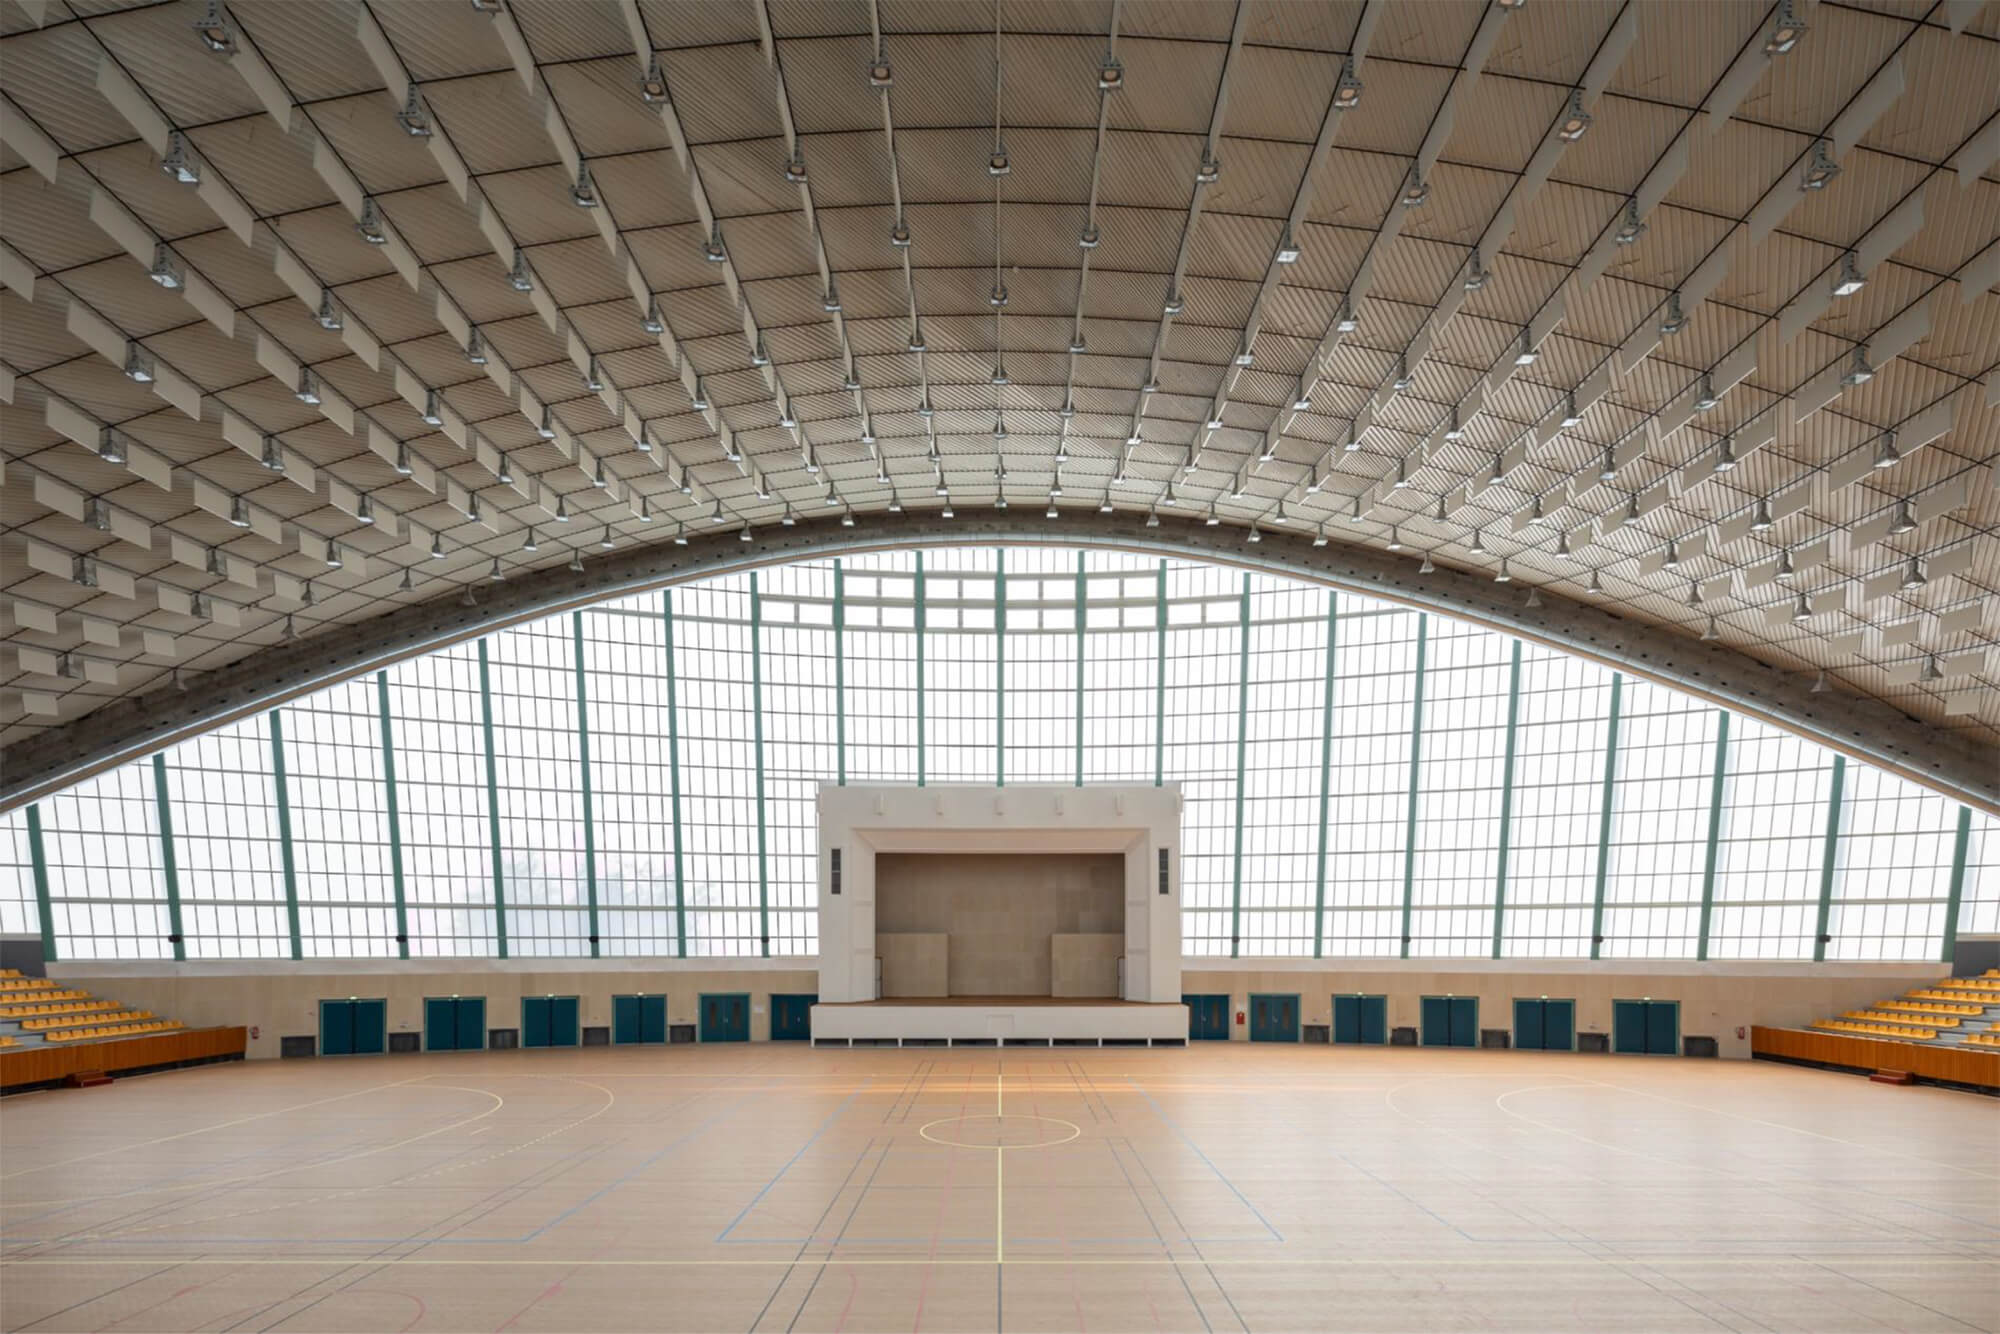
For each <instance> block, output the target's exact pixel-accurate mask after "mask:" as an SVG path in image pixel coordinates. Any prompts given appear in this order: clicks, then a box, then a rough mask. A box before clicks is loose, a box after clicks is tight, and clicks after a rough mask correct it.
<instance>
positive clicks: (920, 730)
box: [916, 551, 924, 787]
mask: <svg viewBox="0 0 2000 1334" xmlns="http://www.w3.org/2000/svg"><path fill="white" fill-rule="evenodd" d="M916 622H917V786H918V787H922V786H923V785H924V553H923V552H921V551H919V552H918V553H917V612H916Z"/></svg>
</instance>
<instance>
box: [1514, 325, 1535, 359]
mask: <svg viewBox="0 0 2000 1334" xmlns="http://www.w3.org/2000/svg"><path fill="white" fill-rule="evenodd" d="M1536 355H1537V354H1536V352H1535V345H1534V343H1533V342H1532V341H1530V339H1529V335H1528V330H1527V329H1526V328H1525V327H1523V328H1522V330H1521V343H1520V346H1519V347H1518V348H1516V349H1515V351H1514V364H1515V365H1516V366H1532V365H1534V364H1535V357H1536Z"/></svg>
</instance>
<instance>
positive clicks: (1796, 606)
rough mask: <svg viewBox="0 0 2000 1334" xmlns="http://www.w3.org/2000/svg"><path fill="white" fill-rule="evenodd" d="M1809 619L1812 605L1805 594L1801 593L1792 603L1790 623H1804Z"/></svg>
mask: <svg viewBox="0 0 2000 1334" xmlns="http://www.w3.org/2000/svg"><path fill="white" fill-rule="evenodd" d="M1811 619H1812V605H1811V604H1810V603H1809V602H1807V601H1806V595H1805V594H1804V593H1801V594H1799V595H1798V597H1797V598H1796V599H1795V600H1794V601H1793V603H1792V624H1793V625H1804V624H1805V623H1806V622H1807V621H1810V620H1811Z"/></svg>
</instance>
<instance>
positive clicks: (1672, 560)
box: [1660, 538, 1681, 570]
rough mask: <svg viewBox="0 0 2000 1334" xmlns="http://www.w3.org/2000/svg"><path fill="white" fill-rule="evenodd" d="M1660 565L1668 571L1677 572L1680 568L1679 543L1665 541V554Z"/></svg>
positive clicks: (1671, 540)
mask: <svg viewBox="0 0 2000 1334" xmlns="http://www.w3.org/2000/svg"><path fill="white" fill-rule="evenodd" d="M1660 564H1661V565H1662V566H1663V567H1664V568H1666V569H1669V570H1678V569H1679V568H1680V567H1681V548H1680V543H1678V542H1676V541H1674V540H1673V539H1672V538H1668V539H1667V554H1666V555H1665V556H1664V557H1662V558H1661V560H1660Z"/></svg>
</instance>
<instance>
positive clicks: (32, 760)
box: [0, 511, 2000, 816]
mask: <svg viewBox="0 0 2000 1334" xmlns="http://www.w3.org/2000/svg"><path fill="white" fill-rule="evenodd" d="M1247 538H1248V534H1247V533H1246V532H1245V531H1244V530H1243V529H1241V528H1237V527H1234V526H1221V527H1208V526H1206V525H1203V524H1200V523H1194V522H1190V521H1188V520H1186V519H1181V518H1178V517H1176V518H1174V519H1167V518H1165V517H1164V516H1163V517H1162V520H1161V523H1160V526H1159V527H1157V528H1154V527H1148V526H1147V524H1146V521H1145V520H1144V519H1143V518H1142V517H1141V516H1138V515H1133V514H1122V513H1121V514H1108V515H1107V514H1091V515H1089V516H1087V517H1086V516H1081V515H1076V514H1065V515H1064V516H1063V517H1062V518H1061V519H1060V520H1055V521H1050V520H1046V519H1043V518H1042V517H1041V516H1040V515H1039V514H1035V515H1030V514H1028V513H1026V512H1023V513H1022V514H1020V515H1019V516H1015V515H1013V514H1011V513H1007V512H1001V511H994V512H991V513H987V514H982V515H980V516H979V517H977V518H961V519H956V520H947V519H944V518H941V517H939V516H938V515H936V514H934V513H923V514H881V515H874V514H871V515H868V516H866V517H865V519H863V520H862V521H860V522H857V524H856V525H855V526H854V527H852V528H849V527H844V526H842V525H841V524H839V523H837V522H834V521H831V520H821V521H818V522H813V523H802V524H799V525H798V526H796V527H793V528H776V529H771V530H759V531H755V532H753V540H752V541H749V542H740V541H737V540H734V538H733V537H731V536H729V535H728V534H727V533H725V532H724V531H721V530H715V531H712V532H711V533H709V534H704V535H702V536H701V537H699V538H698V539H697V540H696V541H694V542H693V543H691V544H690V545H688V546H685V547H682V546H675V545H672V544H660V545H648V546H643V547H637V548H634V549H632V550H629V551H625V552H622V553H619V554H617V555H613V556H608V557H605V558H603V559H598V560H592V561H591V562H590V563H589V565H588V567H587V568H586V570H585V571H584V573H582V574H578V573H576V572H574V571H571V570H568V569H553V570H542V571H537V572H535V573H533V574H530V575H526V576H523V577H520V578H517V579H513V580H509V581H508V582H506V583H504V584H495V585H490V586H488V588H489V590H490V591H488V592H487V594H486V597H485V599H484V600H483V601H481V602H479V603H478V604H477V605H476V606H470V607H468V606H465V605H463V604H462V601H461V598H460V592H461V586H459V585H453V586H452V588H451V592H450V594H449V595H447V596H443V597H439V598H436V599H433V600H431V601H429V602H424V603H419V604H416V605H413V606H409V607H404V608H402V609H400V610H398V611H395V612H393V613H390V614H389V615H386V616H381V617H377V618H375V619H373V620H370V621H364V622H358V623H355V624H351V625H342V626H337V627H334V628H332V629H329V630H328V631H326V632H324V633H321V634H317V635H314V636H312V637H311V638H309V639H306V640H302V641H299V642H295V643H290V644H281V645H277V646H274V647H272V648H268V649H265V650H263V651H262V652H259V653H255V654H252V655H251V656H249V657H247V658H244V659H242V660H241V661H239V662H236V663H233V664H231V665H230V666H228V667H225V668H222V669H220V670H218V671H216V672H213V673H210V674H208V675H206V676H204V677H203V678H202V679H201V680H199V681H198V682H196V683H195V684H193V685H190V686H189V687H188V688H187V689H186V691H185V692H181V691H175V690H171V689H163V690H155V691H153V692H151V693H149V694H147V695H144V696H139V697H134V698H129V699H124V700H120V701H118V702H117V703H114V704H110V705H107V706H105V707H104V708H102V709H99V710H96V711H95V712H93V713H90V714H86V715H85V716H83V717H81V718H78V719H76V720H75V721H73V722H70V723H67V724H64V725H62V726H60V727H54V728H50V729H49V730H47V731H45V732H41V733H37V734H36V735H34V736H31V737H28V738H27V739H25V740H22V741H18V742H16V743H14V744H13V745H11V746H8V747H7V748H6V749H5V750H4V751H0V811H5V810H9V809H12V808H13V807H16V806H19V805H21V804H23V803H25V802H29V801H34V800H37V799H38V798H41V797H44V796H47V795H50V794H51V793H54V792H57V791H59V790H61V789H62V788H64V787H67V786H69V785H70V784H72V783H76V782H79V781H81V780H83V779H85V778H88V777H90V776H91V775H93V774H96V773H99V772H102V771H103V770H105V769H109V768H112V767H114V766H117V765H120V764H124V763H126V762H128V761H131V760H135V759H139V758H141V757H143V756H146V755H149V754H151V753H152V752H154V751H157V750H161V749H164V748H165V747H167V746H171V745H174V744H176V743H177V742H180V741H184V740H186V739H188V738H189V737H192V736H196V735H198V734H200V733H202V732H205V731H208V730H210V729H212V728H215V727H219V726H222V725H223V724H225V723H230V722H234V721H236V720H237V719H240V718H243V717H245V716H247V715H249V714H252V713H256V712H259V711H261V710H264V709H269V708H271V707H272V706H274V705H277V704H281V703H283V702H285V701H286V700H290V699H295V698H297V697H299V696H301V695H306V694H310V693H312V692H313V691H316V690H319V689H322V688H324V687H326V686H330V685H334V684H336V683H338V682H340V681H343V680H346V679H348V678H350V677H354V676H359V675H362V674H363V673H366V672H371V671H375V670H377V669H379V668H383V667H387V666H390V665H392V664H394V663H397V662H401V661H404V660H405V659H409V658H415V657H420V656H422V655H423V654H426V653H430V652H433V651H435V650H438V649H442V648H446V647H448V646H450V645H452V644H455V643H458V642H461V641H463V640H467V639H472V638H476V637H478V636H480V635H483V634H487V633H489V632H491V631H493V630H497V629H501V628H504V627H506V626H510V625H516V624H520V623H522V622H525V621H531V620H536V619H539V618H540V617H543V616H547V615H551V614H553V613H556V612H562V611H570V610H575V609H577V608H581V607H587V606H590V605H592V604H594V603H598V602H603V601H606V600H608V599H611V598H616V597H625V596H628V595H631V594H634V593H642V592H647V591H651V590H655V589H659V588H665V587H669V586H672V585H675V584H681V583H688V582H691V581H694V580H698V579H705V578H709V577H711V576H714V575H718V574H728V573H733V572H738V571H745V570H752V569H757V568H760V567H764V566H771V565H782V564H786V563H789V562H792V561H798V560H811V559H819V558H827V557H835V556H844V555H858V554H861V553H864V552H870V551H883V550H899V549H900V550H907V549H914V548H939V547H964V546H988V545H1015V546H1063V547H1082V548H1096V549H1105V550H1117V551H1126V552H1134V553H1138V554H1142V555H1152V556H1166V557H1173V558H1179V559H1192V560H1203V561H1209V562H1213V563H1215V564H1218V565H1227V566H1233V567H1236V568H1240V569H1249V570H1255V571H1258V572H1261V573H1266V574H1272V575H1278V576H1282V577H1286V578H1293V579H1299V580H1303V581H1306V582H1308V583H1314V584H1320V585H1323V586H1326V587H1331V588H1336V589H1340V590H1342V591H1345V592H1353V593H1359V594H1363V595H1365V596H1368V597H1372V598H1377V599H1380V600H1382V601H1384V602H1391V603H1398V604H1401V605H1404V606H1408V607H1413V608H1417V609H1420V610H1424V611H1433V612H1437V613H1438V614H1440V615H1444V616H1449V617H1453V618H1455V619H1457V620H1462V621H1468V622H1471V623H1473V624H1475V625H1480V626H1484V627H1486V628H1488V629H1492V630H1497V631H1500V632H1502V633H1505V634H1509V635H1514V636H1517V637H1519V638H1522V639H1525V640H1529V641H1531V642H1534V643H1539V644H1544V645H1547V646H1549V647H1552V648H1555V649H1559V650H1562V651H1564V652H1567V653H1573V654H1575V655H1577V656H1578V657H1582V658H1587V659H1590V660H1591V661H1594V662H1598V663H1601V664H1603V665H1605V666H1607V667H1611V668H1614V669H1616V670H1618V671H1621V672H1626V673H1628V674H1630V675H1633V676H1637V677H1641V678H1644V679H1646V680H1649V681H1654V682H1657V683H1659V684H1661V685H1664V686H1668V687H1671V688H1673V689H1676V690H1680V691H1683V692H1685V693H1687V694H1690V695H1693V696H1696V697H1697V698H1701V699H1705V700H1709V701H1711V702H1713V703H1715V704H1717V705H1721V706H1724V707H1727V708H1729V709H1731V710H1733V711H1735V712H1738V713H1742V714H1746V715H1749V716H1751V717H1754V718H1757V719H1760V720H1761V721H1764V722H1767V723H1770V724H1772V725H1774V726H1777V727H1782V728H1785V729H1786V730H1788V731H1791V732H1795V733H1797V734H1798V735H1800V736H1803V737H1805V738H1807V739H1809V740H1811V741H1814V742H1816V743H1818V744H1820V745H1823V746H1826V747H1827V748H1828V749H1830V750H1834V751H1837V752H1839V753H1841V754H1844V755H1847V756H1849V757H1850V758H1853V759H1856V760H1859V761H1862V762H1864V763H1867V764H1871V765H1874V766H1876V767H1877V768H1880V769H1883V770H1886V771H1888V772H1890V773H1894V774H1897V775H1899V776H1901V777H1903V778H1907V779H1909V780H1910V781H1912V782H1916V783H1920V784H1922V785H1924V786H1925V787H1928V788H1931V789H1933V790H1935V791H1938V792H1941V793H1943V794H1945V795H1946V796H1948V797H1951V798H1952V799H1954V800H1957V801H1962V802H1965V803H1967V804H1969V805H1971V806H1974V807H1977V808H1978V809H1980V810H1983V811H1986V812H1987V813H1989V814H1993V815H1996V816H2000V750H1996V749H1995V748H1993V747H1989V746H1984V745H1981V744H1979V743H1978V742H1976V741H1974V740H1973V739H1972V738H1970V737H1968V736H1965V735H1963V734H1940V733H1938V732H1937V731H1936V730H1935V729H1933V728H1932V727H1931V726H1930V725H1929V724H1927V723H1924V722H1921V721H1919V720H1917V719H1915V718H1911V717H1909V716H1907V715H1905V714H1903V713H1901V712H1899V711H1897V710H1896V709H1894V708H1892V707H1890V706H1889V705H1887V704H1884V703H1882V702H1881V701H1879V700H1875V699H1871V698H1866V697H1858V696H1853V695H1846V694H1840V693H1835V692H1828V693H1826V694H1821V695H1815V694H1813V693H1811V690H1810V686H1809V684H1808V682H1807V681H1806V680H1805V679H1803V678H1802V677H1801V676H1800V675H1799V674H1798V673H1795V672H1788V671H1784V670H1781V669H1778V668H1775V667H1771V666H1768V665H1766V664H1764V663H1761V662H1759V661H1757V660H1756V659H1754V658H1752V657H1749V656H1748V655H1746V654H1743V653H1741V652H1738V651H1736V650H1734V649H1731V648H1726V647H1724V646H1722V645H1720V644H1704V643H1701V642H1699V641H1698V640H1695V639H1692V638H1690V637H1689V636H1687V635H1685V634H1682V633H1679V632H1678V631H1675V630H1671V629H1667V628H1664V627H1660V626H1653V625H1647V624H1645V623H1643V622H1638V621H1632V620H1627V619H1624V618H1622V617H1619V616H1616V615H1614V614H1612V613H1611V612H1610V611H1608V610H1606V609H1604V608H1601V607H1596V606H1592V605H1589V604H1587V603H1580V602H1575V601H1572V600H1569V599H1566V598H1562V597H1558V596H1556V595H1553V594H1550V593H1546V592H1545V593H1544V594H1543V600H1544V601H1543V605H1542V606H1540V607H1537V608H1533V609H1529V608H1525V607H1523V606H1521V605H1520V599H1519V598H1518V597H1517V596H1515V595H1513V594H1512V592H1511V590H1510V589H1509V588H1508V587H1507V586H1506V585H1496V584H1495V583H1494V582H1493V581H1492V580H1490V579H1488V578H1484V577H1481V576H1479V575H1476V574H1469V573H1465V572H1462V571H1458V570H1450V569H1446V568H1444V567H1439V568H1438V570H1437V571H1436V573H1434V574H1428V575H1423V574H1419V573H1418V572H1417V565H1416V562H1414V561H1412V560H1409V559H1407V558H1402V557H1398V556H1395V555H1392V554H1391V553H1388V552H1384V551H1376V550H1373V549H1371V548H1367V547H1359V546H1350V545H1347V544H1342V543H1333V544H1329V545H1327V546H1324V547H1315V546H1313V545H1312V544H1311V543H1310V541H1308V540H1306V539H1305V538H1303V537H1301V536H1298V535H1296V534H1288V533H1283V532H1276V533H1273V532H1267V533H1266V534H1265V536H1264V540H1263V541H1261V542H1258V543H1255V544H1252V543H1250V542H1249V541H1248V540H1247Z"/></svg>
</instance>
